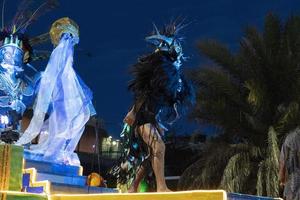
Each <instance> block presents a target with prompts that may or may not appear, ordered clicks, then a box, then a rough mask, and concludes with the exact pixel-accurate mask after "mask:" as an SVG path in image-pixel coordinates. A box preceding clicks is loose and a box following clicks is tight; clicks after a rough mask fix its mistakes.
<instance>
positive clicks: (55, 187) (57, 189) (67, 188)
mask: <svg viewBox="0 0 300 200" xmlns="http://www.w3.org/2000/svg"><path fill="white" fill-rule="evenodd" d="M118 192H119V191H118V190H117V189H114V188H105V187H88V186H75V185H68V184H60V183H52V184H51V194H96V193H118Z"/></svg>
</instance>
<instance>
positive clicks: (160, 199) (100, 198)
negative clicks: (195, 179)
mask: <svg viewBox="0 0 300 200" xmlns="http://www.w3.org/2000/svg"><path fill="white" fill-rule="evenodd" d="M30 195H32V199H36V200H44V199H45V200H226V199H227V196H226V192H225V191H223V190H192V191H184V192H166V193H156V192H153V193H134V194H132V193H131V194H128V193H126V194H125V193H123V194H122V193H114V194H113V193H112V194H104V193H103V194H88V195H87V194H84V195H80V194H78V195H62V194H56V195H37V194H29V193H22V192H7V191H0V200H10V199H14V200H19V199H20V200H25V199H31V198H29V197H30ZM11 197H13V198H11Z"/></svg>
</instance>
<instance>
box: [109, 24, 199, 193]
mask: <svg viewBox="0 0 300 200" xmlns="http://www.w3.org/2000/svg"><path fill="white" fill-rule="evenodd" d="M182 27H183V26H182V25H180V24H179V25H176V23H171V24H170V25H167V26H165V27H164V28H163V30H162V31H158V29H157V28H156V26H155V25H154V30H155V32H154V34H152V35H150V36H148V37H146V41H147V42H150V43H151V44H152V45H153V46H154V47H155V51H154V52H152V53H150V54H148V55H145V56H143V57H141V58H139V60H138V62H137V63H136V64H135V65H134V66H133V68H132V71H131V72H132V75H133V80H131V81H130V83H129V90H130V91H132V92H133V94H134V98H135V101H134V105H133V107H132V109H131V111H130V112H129V113H128V114H127V116H126V118H125V120H124V122H125V126H124V129H123V131H122V133H121V138H122V145H123V148H124V151H123V154H122V156H121V158H120V160H119V164H118V165H117V166H115V167H113V168H112V170H111V173H112V174H113V175H114V176H116V177H117V180H118V183H119V184H127V185H128V186H130V188H129V192H136V190H137V187H138V185H139V183H140V181H141V179H142V178H143V177H144V176H148V179H147V180H150V178H149V177H150V176H151V174H152V173H151V172H152V171H151V170H150V171H149V169H150V166H151V168H152V169H153V172H154V176H155V178H156V187H157V188H156V189H157V191H168V188H167V186H166V183H165V178H164V154H165V145H164V142H163V140H162V137H163V135H164V132H165V131H166V130H167V126H170V125H172V124H173V122H174V121H176V120H177V119H178V118H179V114H178V109H179V108H181V107H182V106H184V105H188V104H189V103H192V101H193V92H192V88H191V85H190V84H189V82H188V81H186V80H185V78H184V77H183V73H182V69H181V65H182V60H184V59H185V57H184V56H183V53H182V47H181V44H180V42H181V40H182V39H181V38H180V37H179V34H178V31H179V30H180V29H181V28H182Z"/></svg>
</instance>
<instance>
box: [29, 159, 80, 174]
mask: <svg viewBox="0 0 300 200" xmlns="http://www.w3.org/2000/svg"><path fill="white" fill-rule="evenodd" d="M26 168H35V169H36V170H37V171H38V172H41V173H51V174H57V175H66V176H80V175H82V167H81V166H72V165H62V164H57V163H51V162H45V161H37V160H30V159H25V169H26Z"/></svg>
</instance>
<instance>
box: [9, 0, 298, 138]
mask: <svg viewBox="0 0 300 200" xmlns="http://www.w3.org/2000/svg"><path fill="white" fill-rule="evenodd" d="M16 2H19V0H7V4H8V6H7V9H9V11H8V12H7V15H8V16H7V18H9V14H11V13H13V12H14V11H15V7H16ZM270 12H272V13H275V14H278V15H279V16H280V17H281V19H285V18H287V17H288V16H290V15H291V14H294V15H296V14H300V1H297V0H294V1H293V0H251V1H241V0H185V1H184V0H181V1H179V0H152V1H142V0H130V1H124V0H118V1H117V0H110V1H105V0H103V1H102V0H85V1H82V0H80V1H79V0H60V7H59V8H58V9H56V10H55V11H52V12H51V13H48V14H46V15H44V16H42V17H41V18H40V19H39V21H37V22H36V23H35V24H33V25H32V26H31V27H29V30H28V31H29V33H30V34H31V35H37V34H39V33H43V32H46V31H48V30H49V28H50V26H51V23H52V22H53V21H54V20H56V19H58V18H60V17H65V16H68V17H70V18H72V19H73V20H75V21H76V22H77V23H78V25H79V26H80V34H81V35H80V43H79V45H78V46H77V47H76V49H77V53H76V55H75V65H74V68H75V70H76V71H77V73H78V74H79V75H80V76H81V78H82V79H83V80H84V81H85V83H86V84H87V85H88V86H89V87H90V88H91V89H92V91H93V92H94V104H95V107H96V110H97V112H98V116H99V117H100V118H103V119H104V121H105V126H106V128H107V129H108V131H109V133H110V134H111V135H113V136H118V135H119V132H120V131H121V129H122V120H123V117H124V116H125V114H126V112H127V110H128V109H129V106H130V105H131V97H132V96H131V94H130V93H129V92H128V91H127V82H128V80H130V75H129V73H128V69H129V66H130V65H132V64H134V63H135V61H136V59H137V57H138V56H140V55H143V54H144V53H147V52H149V51H151V49H150V48H149V47H147V44H146V43H145V41H144V38H145V36H146V35H147V34H148V33H149V32H151V31H152V23H153V22H154V23H155V24H157V26H161V25H163V24H165V23H167V22H169V21H170V19H174V18H176V17H177V16H183V17H185V18H186V19H187V22H191V24H190V25H189V26H188V27H187V28H185V30H183V32H182V33H183V34H184V36H185V37H186V40H185V43H184V44H183V48H184V52H185V55H187V56H189V57H190V59H189V61H188V62H186V63H185V65H184V67H186V68H192V67H197V66H199V65H201V64H203V63H204V62H206V61H205V59H204V58H202V57H200V56H199V55H198V52H197V49H196V47H195V46H196V45H195V43H196V42H197V41H198V40H200V39H207V38H213V39H217V40H219V41H221V42H223V43H226V44H227V45H228V46H229V47H230V48H231V49H232V50H235V49H237V48H238V45H239V40H240V38H241V37H242V34H243V30H244V29H245V28H246V27H247V26H248V25H254V26H256V27H258V28H259V29H262V27H263V22H264V17H265V16H266V15H267V14H268V13H270ZM44 48H48V49H49V48H51V46H48V47H44ZM40 69H43V67H40ZM177 126H179V131H178V133H179V134H188V133H189V132H192V131H193V130H192V129H194V128H198V127H197V126H195V125H192V124H191V123H188V122H184V123H181V124H179V125H177ZM186 127H187V128H186Z"/></svg>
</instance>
